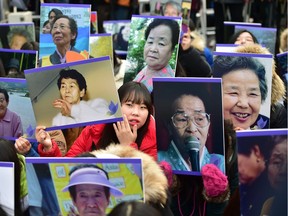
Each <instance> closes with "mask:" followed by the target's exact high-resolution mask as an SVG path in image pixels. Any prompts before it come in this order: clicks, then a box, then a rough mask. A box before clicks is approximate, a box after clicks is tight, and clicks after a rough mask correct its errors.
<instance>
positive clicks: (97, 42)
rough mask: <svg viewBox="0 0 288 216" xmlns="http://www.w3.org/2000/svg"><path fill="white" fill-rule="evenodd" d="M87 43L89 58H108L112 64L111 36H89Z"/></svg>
mask: <svg viewBox="0 0 288 216" xmlns="http://www.w3.org/2000/svg"><path fill="white" fill-rule="evenodd" d="M89 41H90V42H89V44H90V56H92V57H94V58H98V57H103V56H109V57H110V59H111V62H112V64H113V44H112V35H111V34H109V33H102V34H91V35H90V39H89Z"/></svg>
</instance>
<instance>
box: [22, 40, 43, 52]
mask: <svg viewBox="0 0 288 216" xmlns="http://www.w3.org/2000/svg"><path fill="white" fill-rule="evenodd" d="M20 49H21V50H36V51H39V43H38V42H36V41H31V42H25V43H24V44H23V45H22V47H21V48H20Z"/></svg>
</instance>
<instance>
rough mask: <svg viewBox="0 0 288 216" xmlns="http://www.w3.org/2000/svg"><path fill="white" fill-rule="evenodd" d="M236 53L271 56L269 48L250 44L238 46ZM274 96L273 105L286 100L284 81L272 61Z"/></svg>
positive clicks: (272, 97)
mask: <svg viewBox="0 0 288 216" xmlns="http://www.w3.org/2000/svg"><path fill="white" fill-rule="evenodd" d="M236 52H239V53H257V54H271V53H270V52H269V51H268V49H267V48H265V47H262V46H261V45H259V44H249V45H243V46H238V47H237V48H236ZM272 73H273V74H272V94H271V105H274V104H276V103H277V102H279V101H282V100H284V99H286V98H285V97H286V96H285V85H284V82H283V81H282V79H281V78H280V77H279V76H278V74H277V73H276V63H275V61H274V60H273V61H272Z"/></svg>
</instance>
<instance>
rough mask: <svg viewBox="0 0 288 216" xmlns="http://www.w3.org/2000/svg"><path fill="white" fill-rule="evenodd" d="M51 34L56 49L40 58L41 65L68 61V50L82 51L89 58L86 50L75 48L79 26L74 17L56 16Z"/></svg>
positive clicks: (73, 52)
mask: <svg viewBox="0 0 288 216" xmlns="http://www.w3.org/2000/svg"><path fill="white" fill-rule="evenodd" d="M51 35H52V38H53V42H54V44H55V45H56V50H55V52H54V53H53V54H51V55H49V56H44V57H43V58H42V59H40V66H49V65H55V64H63V63H66V62H67V61H66V60H67V59H66V57H67V52H70V53H71V54H72V55H73V54H74V55H75V54H76V55H77V54H79V53H80V55H81V56H83V58H84V59H87V58H88V53H87V52H86V51H82V52H80V51H79V50H77V49H76V48H75V44H76V38H77V35H78V27H77V23H76V21H75V20H74V19H73V18H71V17H69V16H66V15H58V16H56V17H55V18H54V20H53V21H52V24H51ZM77 56H78V55H77ZM79 60H80V59H79Z"/></svg>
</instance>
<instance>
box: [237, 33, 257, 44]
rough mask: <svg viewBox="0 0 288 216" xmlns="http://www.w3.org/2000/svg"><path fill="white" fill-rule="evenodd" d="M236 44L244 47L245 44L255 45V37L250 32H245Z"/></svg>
mask: <svg viewBox="0 0 288 216" xmlns="http://www.w3.org/2000/svg"><path fill="white" fill-rule="evenodd" d="M234 44H238V45H244V44H254V40H253V37H252V36H251V34H249V33H248V32H243V33H242V34H240V35H239V36H238V37H237V39H236V41H235V42H234Z"/></svg>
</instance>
